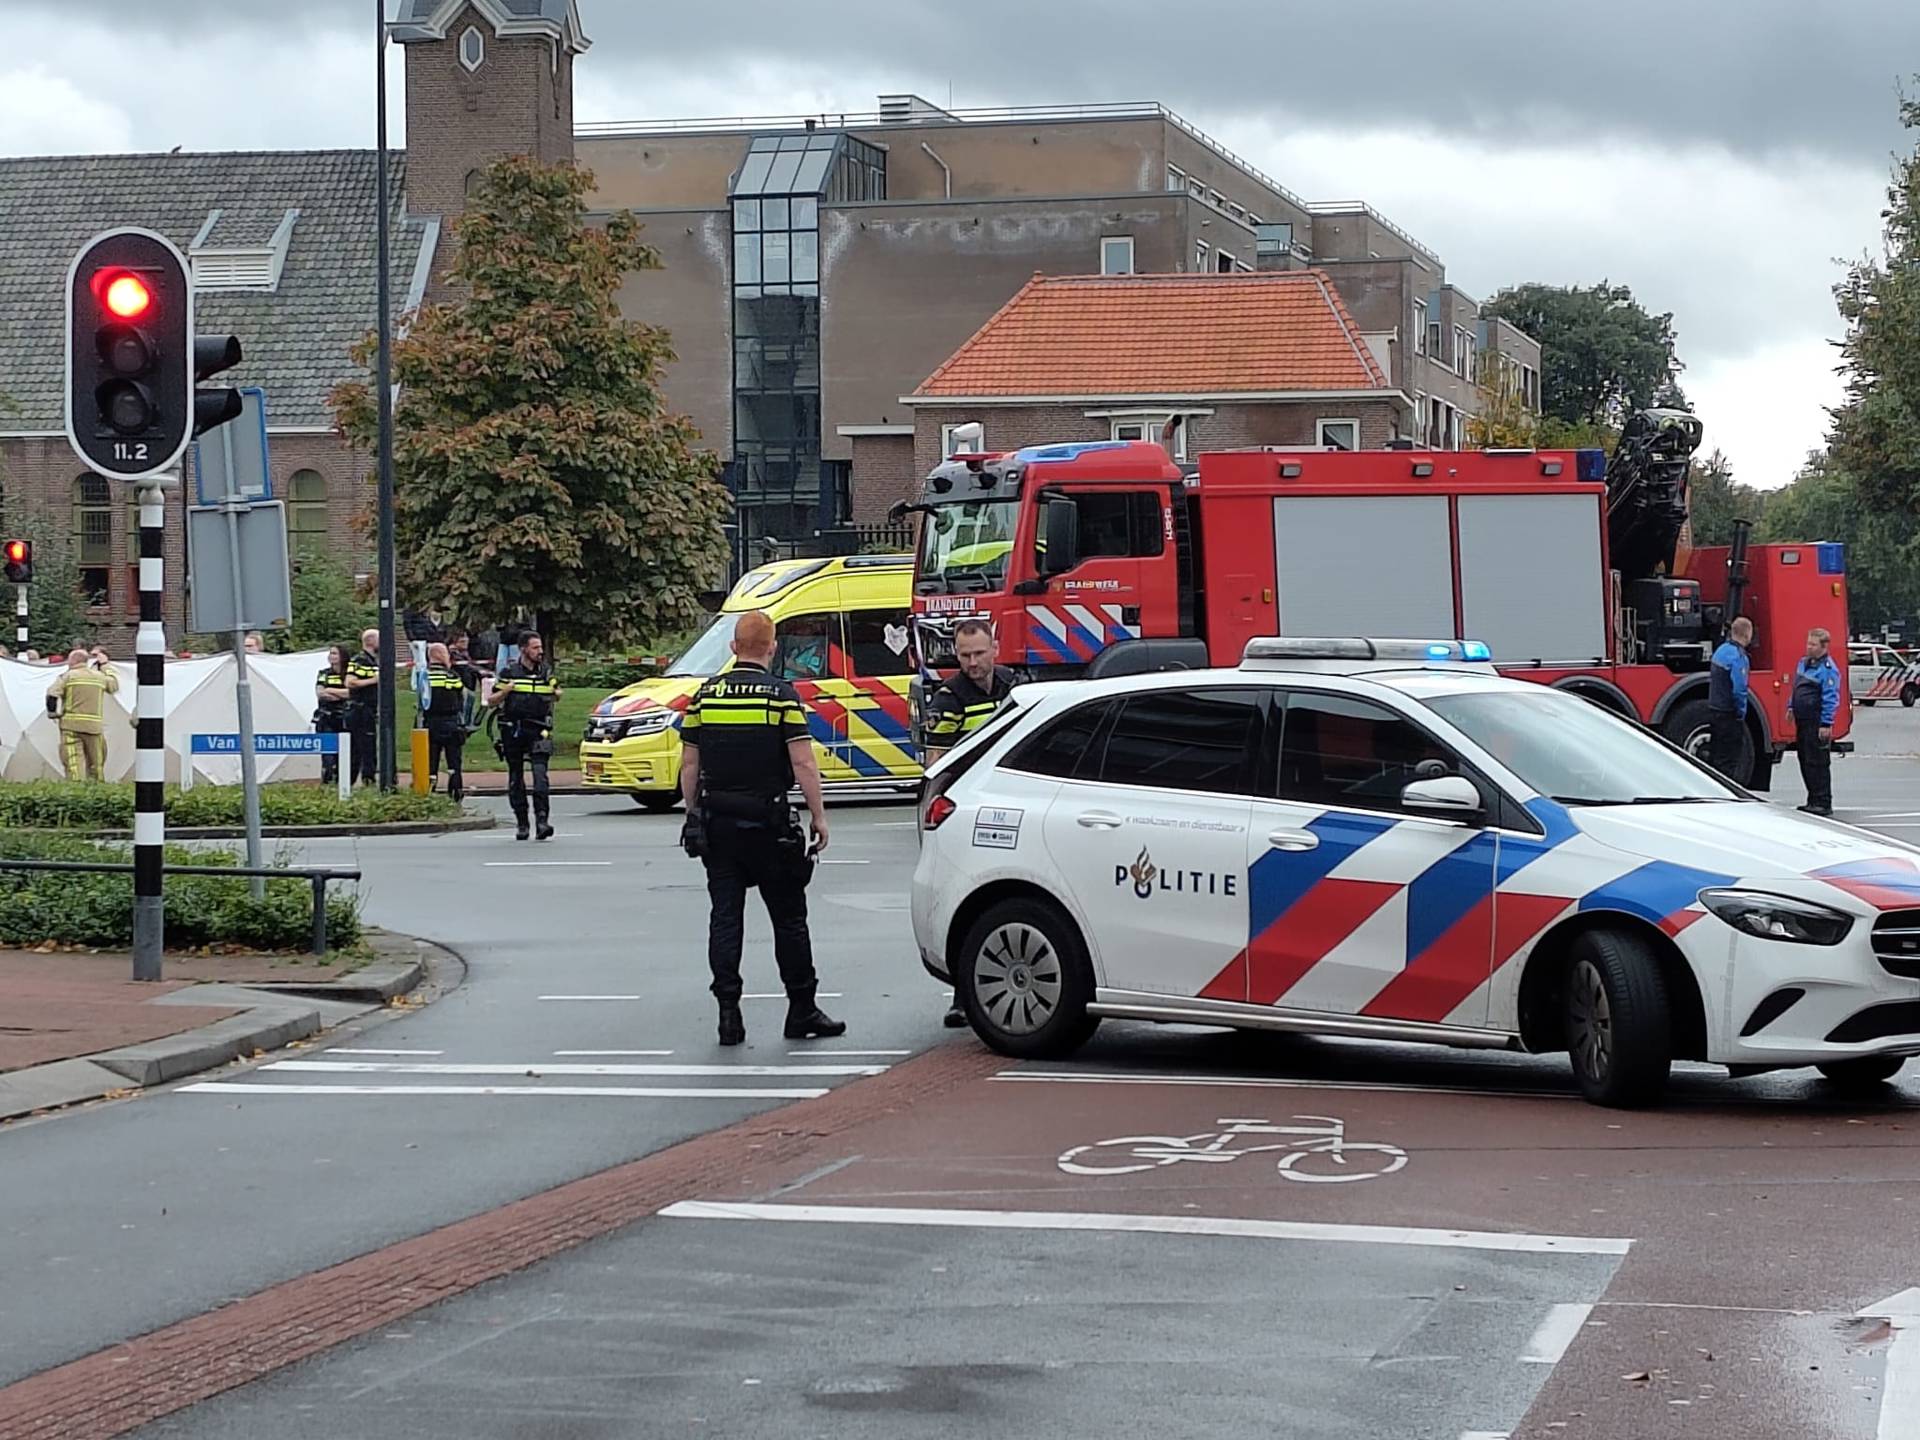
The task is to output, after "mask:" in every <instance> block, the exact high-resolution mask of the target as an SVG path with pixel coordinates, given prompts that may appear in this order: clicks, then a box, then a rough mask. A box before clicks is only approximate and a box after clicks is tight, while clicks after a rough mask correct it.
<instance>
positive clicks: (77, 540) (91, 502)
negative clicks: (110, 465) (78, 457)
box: [73, 475, 113, 605]
mask: <svg viewBox="0 0 1920 1440" xmlns="http://www.w3.org/2000/svg"><path fill="white" fill-rule="evenodd" d="M73 559H74V565H75V567H76V568H77V569H78V571H79V572H80V593H81V595H82V596H83V597H84V598H85V600H86V603H87V604H89V605H105V604H106V603H107V598H108V590H109V587H110V580H109V577H110V576H111V575H112V573H113V487H112V485H110V484H109V483H108V481H107V479H106V477H105V476H104V475H82V476H81V477H80V478H79V479H77V480H75V481H74V482H73Z"/></svg>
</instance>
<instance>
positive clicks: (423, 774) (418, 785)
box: [413, 730, 433, 795]
mask: <svg viewBox="0 0 1920 1440" xmlns="http://www.w3.org/2000/svg"><path fill="white" fill-rule="evenodd" d="M428 760H429V756H428V754H427V732H426V731H424V730H416V731H414V732H413V793H414V794H416V795H424V794H426V793H427V791H428V789H429V788H430V787H431V786H432V784H433V776H432V775H430V774H428V773H427V765H428Z"/></svg>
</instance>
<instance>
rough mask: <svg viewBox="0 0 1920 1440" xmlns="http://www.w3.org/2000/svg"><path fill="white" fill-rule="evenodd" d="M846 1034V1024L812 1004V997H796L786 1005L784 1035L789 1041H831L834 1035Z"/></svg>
mask: <svg viewBox="0 0 1920 1440" xmlns="http://www.w3.org/2000/svg"><path fill="white" fill-rule="evenodd" d="M846 1033H847V1022H846V1021H844V1020H836V1019H834V1018H833V1017H832V1016H831V1015H829V1014H827V1012H826V1011H824V1010H822V1009H821V1008H820V1007H819V1006H818V1005H816V1004H815V1003H814V1001H813V997H812V996H808V997H807V998H806V999H804V1000H802V999H799V998H798V997H796V998H794V999H793V1000H791V1001H790V1002H789V1003H788V1005H787V1029H786V1035H787V1039H789V1040H831V1039H832V1038H833V1037H834V1036H836V1035H844V1034H846Z"/></svg>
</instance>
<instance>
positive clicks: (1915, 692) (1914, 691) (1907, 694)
mask: <svg viewBox="0 0 1920 1440" xmlns="http://www.w3.org/2000/svg"><path fill="white" fill-rule="evenodd" d="M1916 700H1920V685H1903V686H1901V687H1900V703H1901V704H1902V705H1904V706H1906V707H1907V708H1908V709H1909V710H1911V709H1912V708H1913V702H1914V701H1916Z"/></svg>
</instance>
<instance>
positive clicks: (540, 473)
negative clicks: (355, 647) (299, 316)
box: [333, 158, 728, 642]
mask: <svg viewBox="0 0 1920 1440" xmlns="http://www.w3.org/2000/svg"><path fill="white" fill-rule="evenodd" d="M592 188H593V179H592V176H591V175H589V174H588V173H587V172H586V171H584V170H580V169H576V168H574V167H573V166H569V165H562V166H543V165H540V164H538V163H537V162H535V161H532V160H529V159H526V158H513V159H508V160H503V161H501V162H500V163H499V164H497V165H495V166H493V167H492V168H491V169H490V170H488V171H487V173H486V175H485V177H484V179H483V181H482V183H481V184H480V186H479V188H478V190H477V192H476V194H475V195H474V197H473V199H472V201H471V203H470V208H469V209H468V211H467V214H466V215H465V217H464V218H462V219H461V220H460V221H459V223H458V224H457V226H456V227H455V228H456V233H457V235H458V238H459V250H458V253H457V255H456V256H455V259H454V262H453V266H452V268H451V270H450V272H449V273H450V277H451V279H452V281H453V286H454V289H455V291H456V292H457V295H458V297H459V298H457V299H455V300H453V301H451V302H450V303H448V304H444V305H430V306H427V307H424V308H423V309H422V310H421V311H420V313H419V314H418V316H417V317H416V318H415V319H414V322H413V324H412V327H411V329H410V330H409V332H408V333H407V335H406V337H405V338H404V339H403V340H401V341H400V342H399V343H397V344H396V345H395V347H394V378H395V380H396V381H397V382H398V383H399V385H400V387H401V389H400V400H399V405H398V408H397V412H396V414H395V417H394V480H395V493H396V505H395V536H396V541H397V546H396V548H397V552H398V555H399V573H398V582H399V590H400V595H401V599H402V602H403V603H405V604H407V605H409V606H411V607H414V608H419V609H426V608H428V607H429V606H438V607H440V608H441V609H442V610H444V611H446V612H448V613H450V614H454V615H459V616H464V617H471V618H479V617H486V618H489V619H508V618H512V617H514V616H521V615H525V616H532V617H536V618H537V620H538V623H539V624H540V626H541V628H542V629H546V630H553V631H557V632H558V636H559V638H562V639H571V640H576V641H586V642H612V641H621V640H626V639H629V638H636V637H643V636H646V635H653V634H662V633H665V632H667V631H670V630H672V629H674V628H676V627H678V626H680V625H684V624H687V623H689V622H690V621H691V620H692V619H693V618H694V617H695V616H696V615H697V614H698V613H699V601H698V596H699V595H700V593H701V592H702V591H704V590H707V589H710V588H712V586H714V585H715V584H717V583H718V582H719V580H720V578H721V576H722V575H723V574H724V573H725V569H726V559H727V547H726V541H725V537H724V532H723V531H722V529H721V526H722V523H723V521H724V519H725V517H726V515H727V509H728V497H727V493H726V490H725V488H724V487H723V486H722V485H721V484H720V483H719V481H718V479H717V478H716V470H717V467H716V464H715V462H714V460H713V458H712V457H711V456H710V455H706V454H703V453H700V452H698V451H697V450H696V449H695V446H696V444H697V443H698V436H697V434H696V432H695V431H694V429H693V427H692V425H691V424H690V423H689V422H688V421H687V420H686V419H685V418H684V417H681V416H678V415H673V414H670V413H668V412H667V410H666V408H665V407H664V405H663V404H662V402H661V397H660V381H661V372H662V369H663V367H664V366H665V365H666V364H667V363H668V362H669V361H670V360H672V358H673V352H672V349H671V348H670V345H669V342H668V337H667V334H666V332H665V331H663V330H660V329H658V328H656V327H654V326H650V325H644V324H640V323H637V322H635V321H631V320H628V319H626V318H624V317H623V316H622V315H621V313H620V306H619V300H618V296H619V292H620V289H621V285H622V282H623V281H624V280H625V278H626V275H627V273H628V272H629V271H633V270H653V269H658V268H659V267H660V259H659V256H658V254H657V253H656V252H655V251H654V250H653V249H652V248H651V247H649V246H647V245H645V244H644V243H642V241H641V239H640V225H639V222H638V221H636V220H635V219H634V218H633V216H632V215H631V214H628V213H626V212H624V211H623V212H621V213H619V214H617V215H614V216H613V217H612V218H610V219H609V220H607V221H606V222H605V224H604V225H589V224H587V223H586V200H587V196H588V195H589V194H590V193H591V191H592ZM372 350H373V342H372V341H371V339H369V340H367V341H366V342H363V344H362V345H361V346H360V347H359V348H358V350H357V351H356V359H357V360H358V361H360V362H362V363H365V362H366V361H367V360H369V359H370V358H371V355H372ZM333 403H334V409H335V414H336V416H337V418H338V420H339V424H340V428H341V430H342V431H343V432H344V433H345V434H346V435H347V436H348V437H349V438H350V439H351V440H353V441H354V442H355V443H356V444H359V445H363V446H366V447H369V448H371V447H372V445H373V444H374V440H375V433H376V430H375V426H376V417H375V409H374V397H373V393H372V390H371V388H370V386H369V385H367V384H366V383H362V382H357V381H356V382H351V383H348V384H344V385H342V386H340V387H339V388H338V389H337V390H336V391H335V392H334V397H333Z"/></svg>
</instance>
